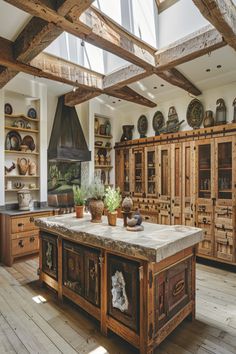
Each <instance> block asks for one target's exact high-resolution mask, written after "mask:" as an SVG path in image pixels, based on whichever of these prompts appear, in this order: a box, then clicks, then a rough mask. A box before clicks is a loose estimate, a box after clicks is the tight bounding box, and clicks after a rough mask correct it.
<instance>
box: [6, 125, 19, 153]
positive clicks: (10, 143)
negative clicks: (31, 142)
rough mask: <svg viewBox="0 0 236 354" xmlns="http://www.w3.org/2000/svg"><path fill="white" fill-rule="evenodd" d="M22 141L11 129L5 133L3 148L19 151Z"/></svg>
mask: <svg viewBox="0 0 236 354" xmlns="http://www.w3.org/2000/svg"><path fill="white" fill-rule="evenodd" d="M21 143H22V139H21V136H20V134H19V133H18V132H16V131H15V130H11V131H10V132H8V133H7V135H6V140H5V149H6V150H15V151H19V150H20V146H21Z"/></svg>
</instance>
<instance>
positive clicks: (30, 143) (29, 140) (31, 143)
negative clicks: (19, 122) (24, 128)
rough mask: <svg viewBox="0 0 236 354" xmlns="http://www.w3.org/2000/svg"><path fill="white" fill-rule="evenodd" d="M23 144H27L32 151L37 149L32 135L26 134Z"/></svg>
mask: <svg viewBox="0 0 236 354" xmlns="http://www.w3.org/2000/svg"><path fill="white" fill-rule="evenodd" d="M22 145H27V146H28V148H29V149H30V150H31V151H34V149H35V143H34V139H33V138H32V136H30V135H26V136H25V137H24V138H23V140H22Z"/></svg>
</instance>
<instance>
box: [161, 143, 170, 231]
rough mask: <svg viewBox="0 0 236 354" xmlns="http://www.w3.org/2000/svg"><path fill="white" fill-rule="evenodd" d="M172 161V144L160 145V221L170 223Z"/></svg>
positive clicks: (165, 223)
mask: <svg viewBox="0 0 236 354" xmlns="http://www.w3.org/2000/svg"><path fill="white" fill-rule="evenodd" d="M170 167H171V163H170V145H161V146H158V169H159V173H158V207H159V223H160V224H164V225H170V221H171V220H170V218H171V215H170V214H171V213H170V197H171V193H170V190H171V183H170V180H171V177H170V176H171V170H170Z"/></svg>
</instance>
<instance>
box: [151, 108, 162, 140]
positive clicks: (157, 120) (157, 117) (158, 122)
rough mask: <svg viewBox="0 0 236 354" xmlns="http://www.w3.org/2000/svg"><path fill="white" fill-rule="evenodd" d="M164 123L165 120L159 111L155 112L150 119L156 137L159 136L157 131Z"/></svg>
mask: <svg viewBox="0 0 236 354" xmlns="http://www.w3.org/2000/svg"><path fill="white" fill-rule="evenodd" d="M164 123H165V119H164V116H163V114H162V113H161V112H160V111H157V112H156V113H155V114H154V116H153V119H152V127H153V130H154V131H155V134H156V135H159V129H161V128H162V127H163V125H164Z"/></svg>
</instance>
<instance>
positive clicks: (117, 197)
mask: <svg viewBox="0 0 236 354" xmlns="http://www.w3.org/2000/svg"><path fill="white" fill-rule="evenodd" d="M121 200H122V197H121V194H120V189H119V188H117V189H114V188H111V187H108V188H107V190H106V193H105V199H104V203H105V207H106V208H107V210H108V214H107V218H108V224H109V225H111V226H116V220H117V209H118V208H119V206H120V203H121Z"/></svg>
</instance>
